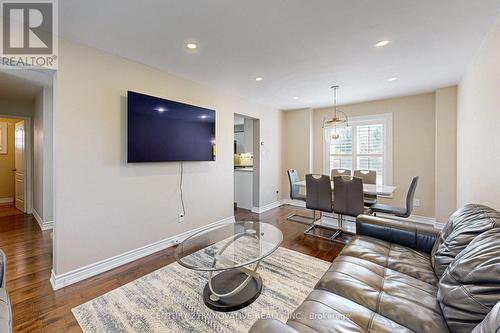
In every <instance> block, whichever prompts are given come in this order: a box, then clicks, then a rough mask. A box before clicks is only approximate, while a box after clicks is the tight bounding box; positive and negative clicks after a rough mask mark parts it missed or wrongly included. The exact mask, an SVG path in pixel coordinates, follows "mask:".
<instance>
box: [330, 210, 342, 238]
mask: <svg viewBox="0 0 500 333" xmlns="http://www.w3.org/2000/svg"><path fill="white" fill-rule="evenodd" d="M338 221H339V229H338V230H337V231H336V232H335V233H334V234H333V236H332V237H330V239H331V240H335V239H336V238H337V237H339V236H340V235H342V232H343V231H342V227H343V224H344V223H343V222H344V216H343V215H341V214H338Z"/></svg>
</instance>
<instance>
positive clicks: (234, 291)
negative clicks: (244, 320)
mask: <svg viewBox="0 0 500 333" xmlns="http://www.w3.org/2000/svg"><path fill="white" fill-rule="evenodd" d="M282 240H283V234H282V233H281V230H279V229H278V228H276V227H275V226H274V225H272V224H268V223H263V222H254V221H250V222H236V223H227V224H223V225H221V226H217V227H213V228H209V229H206V230H203V231H200V232H198V233H195V234H193V235H191V236H190V237H188V238H186V239H185V240H184V241H183V242H182V243H181V244H179V246H177V248H176V249H175V259H176V260H177V262H178V263H179V264H180V265H182V266H184V267H186V268H189V269H193V270H197V271H207V272H208V283H207V284H206V285H205V288H204V290H203V300H204V302H205V304H206V305H207V306H208V307H209V308H210V309H212V310H215V311H223V312H228V311H235V310H239V309H242V308H244V307H246V306H248V305H249V304H251V303H252V302H253V301H255V300H256V299H257V298H258V297H259V295H260V292H261V290H262V279H261V277H260V276H259V274H258V273H257V269H258V268H259V264H260V262H261V261H262V259H264V258H265V257H267V256H268V255H270V254H271V253H273V252H274V251H275V250H276V249H277V248H278V247H279V245H280V244H281V241H282ZM247 266H248V267H247ZM252 266H253V267H252ZM214 273H218V274H217V275H214Z"/></svg>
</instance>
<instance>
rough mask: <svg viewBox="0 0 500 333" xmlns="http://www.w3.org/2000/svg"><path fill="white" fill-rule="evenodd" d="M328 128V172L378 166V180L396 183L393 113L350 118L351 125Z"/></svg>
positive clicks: (326, 148) (375, 167) (326, 170)
mask: <svg viewBox="0 0 500 333" xmlns="http://www.w3.org/2000/svg"><path fill="white" fill-rule="evenodd" d="M333 131H334V128H333V127H326V128H325V141H326V144H325V157H326V158H325V162H326V163H325V173H326V174H328V175H329V174H330V170H331V169H349V170H356V169H362V170H375V171H376V172H377V184H386V185H390V184H392V114H381V115H376V116H367V117H353V118H349V126H343V127H337V128H336V132H337V134H338V135H339V138H338V139H332V134H333Z"/></svg>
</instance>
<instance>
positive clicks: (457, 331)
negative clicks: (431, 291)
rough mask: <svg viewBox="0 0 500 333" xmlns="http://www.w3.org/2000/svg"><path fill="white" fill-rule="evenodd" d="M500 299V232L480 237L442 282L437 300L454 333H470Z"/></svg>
mask: <svg viewBox="0 0 500 333" xmlns="http://www.w3.org/2000/svg"><path fill="white" fill-rule="evenodd" d="M499 299H500V228H495V229H492V230H489V231H486V232H484V233H482V234H481V235H479V236H477V237H476V238H475V239H474V240H473V241H472V242H471V243H470V244H469V245H468V246H467V247H466V248H465V250H463V251H462V252H460V253H459V254H458V255H457V256H456V258H455V260H454V261H453V262H452V263H451V264H450V266H449V267H448V269H447V270H446V271H445V273H444V274H443V277H442V278H441V280H440V281H439V290H438V300H439V302H440V305H441V309H442V311H443V315H444V316H445V318H446V321H447V322H448V327H449V328H450V330H451V331H452V332H454V333H461V332H471V331H472V330H473V329H474V327H475V326H476V325H477V324H479V323H480V322H481V321H482V320H483V319H484V317H485V316H486V314H488V312H490V311H491V309H492V308H493V306H494V305H495V304H496V303H497V302H498V300H499Z"/></svg>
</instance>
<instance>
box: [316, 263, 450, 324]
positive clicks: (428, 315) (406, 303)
mask: <svg viewBox="0 0 500 333" xmlns="http://www.w3.org/2000/svg"><path fill="white" fill-rule="evenodd" d="M316 289H320V290H326V291H329V292H331V293H334V294H337V295H339V296H342V297H343V298H346V299H349V300H351V301H353V302H355V303H357V304H359V305H361V306H363V307H365V308H367V309H369V310H370V311H372V312H373V313H376V314H377V315H379V316H383V317H385V318H387V319H389V320H390V321H391V322H394V323H397V324H398V325H401V326H403V327H406V328H407V329H409V330H411V331H415V332H436V333H438V332H448V328H447V326H446V323H445V321H444V318H443V316H442V314H441V310H440V308H439V303H438V301H437V298H436V295H437V287H436V286H434V285H431V284H428V283H426V282H423V281H420V280H418V279H416V278H414V277H411V276H409V275H406V274H404V273H401V272H398V271H395V270H392V269H389V268H386V267H384V266H381V265H378V264H376V263H373V262H371V261H367V260H364V259H360V258H356V257H351V256H345V255H342V256H340V257H338V258H337V259H336V260H335V261H334V262H333V263H332V265H331V266H330V268H329V269H328V271H327V272H326V273H325V275H324V276H323V277H322V278H321V280H320V281H319V282H318V284H317V285H316Z"/></svg>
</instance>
